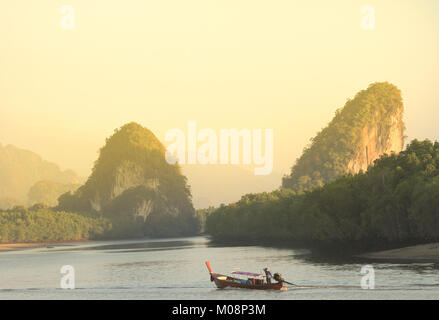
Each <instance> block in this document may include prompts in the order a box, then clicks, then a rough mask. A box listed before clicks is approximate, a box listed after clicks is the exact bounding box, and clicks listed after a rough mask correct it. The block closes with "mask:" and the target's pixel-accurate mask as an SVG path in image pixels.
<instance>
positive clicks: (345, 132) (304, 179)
mask: <svg viewBox="0 0 439 320" xmlns="http://www.w3.org/2000/svg"><path fill="white" fill-rule="evenodd" d="M403 111H404V106H403V103H402V98H401V92H400V91H399V89H398V88H397V87H396V86H394V85H392V84H390V83H388V82H377V83H373V84H371V85H370V86H369V87H368V88H367V89H366V90H362V91H360V92H359V93H357V94H356V96H355V97H354V99H352V100H350V99H349V100H348V101H347V102H346V104H345V106H344V107H343V108H341V109H339V110H337V112H336V115H335V117H334V118H333V119H332V121H331V122H330V123H329V124H328V126H327V127H326V128H324V129H323V130H322V131H320V132H319V133H318V134H317V135H316V136H315V137H314V138H312V139H311V141H312V143H311V144H310V145H309V146H308V147H306V148H305V150H304V152H303V154H302V156H301V157H300V158H299V159H297V161H296V163H295V165H294V166H293V167H292V168H291V173H290V175H288V176H285V177H284V178H283V183H282V186H283V187H284V188H289V189H294V190H300V189H312V188H314V187H318V186H322V185H324V184H326V183H328V182H330V181H332V180H334V179H335V178H337V177H339V176H340V175H343V174H345V173H358V172H359V171H360V170H363V171H366V170H367V168H368V166H369V165H371V164H372V163H373V161H374V160H376V159H378V158H379V157H380V156H381V155H383V154H390V153H392V152H394V153H399V152H400V151H402V149H403V147H404V130H405V126H404V122H403V120H402V116H403Z"/></svg>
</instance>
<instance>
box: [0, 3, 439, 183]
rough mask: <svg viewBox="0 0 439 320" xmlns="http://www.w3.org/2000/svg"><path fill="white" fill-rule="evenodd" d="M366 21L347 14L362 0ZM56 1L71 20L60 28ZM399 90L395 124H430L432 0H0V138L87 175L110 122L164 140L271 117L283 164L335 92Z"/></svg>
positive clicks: (278, 166) (436, 16) (336, 101)
mask: <svg viewBox="0 0 439 320" xmlns="http://www.w3.org/2000/svg"><path fill="white" fill-rule="evenodd" d="M365 4H368V5H371V6H372V7H373V8H374V9H375V29H374V30H363V29H362V28H361V26H360V23H361V19H362V15H361V11H360V8H361V7H362V5H365ZM63 5H72V7H73V8H74V10H75V28H74V29H73V30H64V29H62V28H61V19H62V13H61V8H62V6H63ZM375 81H389V82H392V83H394V84H395V85H397V86H398V87H399V88H400V89H401V90H402V92H403V98H404V102H405V107H406V112H405V121H406V125H407V135H408V136H409V138H410V139H412V138H415V137H417V138H420V139H424V138H430V139H433V140H434V139H437V138H438V137H439V126H438V121H439V120H438V119H439V90H438V89H439V1H437V0H398V1H396V0H379V1H369V0H367V1H366V0H365V1H353V0H335V1H328V0H311V1H293V0H270V1H268V0H264V1H261V0H216V1H214V0H138V1H137V0H136V1H134V0H125V1H122V0H117V1H116V0H56V1H55V0H50V1H49V0H33V1H31V0H22V1H2V2H1V3H0V143H1V144H3V145H5V144H14V145H16V146H18V147H21V148H25V149H30V150H32V151H34V152H37V153H39V154H40V155H41V156H43V157H44V158H45V159H48V160H50V161H54V162H56V163H58V164H60V165H61V167H62V168H72V169H74V170H76V171H77V172H78V173H79V174H80V175H82V176H87V175H88V174H89V172H90V168H91V166H92V164H93V161H94V160H95V159H96V158H97V151H98V149H99V148H100V147H101V146H102V145H103V144H104V143H105V138H106V137H108V136H109V135H111V134H112V132H113V130H114V129H115V128H116V127H120V126H121V125H123V124H124V123H126V122H129V121H136V122H139V123H140V124H142V125H144V126H146V127H148V128H149V129H150V130H152V131H153V132H154V133H155V134H156V135H157V137H158V138H159V139H160V140H162V141H164V137H165V132H166V130H168V129H171V128H182V129H185V128H186V126H187V121H188V120H195V121H197V125H198V126H199V127H200V128H213V129H215V130H217V129H220V128H273V129H274V146H275V158H274V161H275V170H276V171H279V172H282V173H286V172H287V171H288V169H289V167H290V166H291V165H292V164H293V163H294V161H295V159H296V158H297V157H298V156H299V155H300V153H301V151H302V149H303V148H304V146H305V145H306V144H307V143H308V142H309V139H310V138H311V137H312V136H314V135H315V134H316V132H317V131H318V130H320V129H321V128H322V127H324V126H325V125H326V124H327V123H328V122H329V121H330V120H331V118H332V117H333V115H334V113H335V110H336V109H337V108H339V107H342V106H343V105H344V103H345V102H346V99H347V98H352V97H353V96H354V95H355V93H356V92H357V91H359V90H361V89H365V88H366V87H367V86H368V85H369V84H370V83H372V82H375Z"/></svg>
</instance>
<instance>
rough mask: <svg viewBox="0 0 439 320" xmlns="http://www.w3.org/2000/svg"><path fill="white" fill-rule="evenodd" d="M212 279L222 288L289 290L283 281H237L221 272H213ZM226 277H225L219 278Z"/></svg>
mask: <svg viewBox="0 0 439 320" xmlns="http://www.w3.org/2000/svg"><path fill="white" fill-rule="evenodd" d="M211 276H212V281H214V282H215V285H216V286H217V287H218V288H220V289H224V288H241V289H254V290H287V287H286V286H285V285H284V284H283V282H276V283H271V284H268V283H264V284H250V283H242V282H239V281H237V279H235V278H231V277H228V276H225V275H221V274H211ZM219 278H225V279H219Z"/></svg>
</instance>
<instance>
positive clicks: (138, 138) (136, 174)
mask: <svg viewBox="0 0 439 320" xmlns="http://www.w3.org/2000/svg"><path fill="white" fill-rule="evenodd" d="M59 203H60V207H61V208H62V209H69V210H80V211H94V212H97V213H99V214H102V215H104V216H106V217H109V218H117V219H116V220H118V221H120V220H121V219H122V220H123V221H124V224H129V223H130V221H131V222H132V223H133V224H136V225H137V226H139V225H141V226H142V228H143V230H144V231H145V232H146V233H147V234H149V235H163V236H164V235H166V236H172V235H182V234H190V233H191V232H193V231H194V230H195V229H196V227H197V226H196V225H195V222H194V221H193V220H192V219H194V218H193V214H194V208H193V205H192V201H191V193H190V190H189V187H188V185H187V183H186V177H184V176H183V175H182V174H181V172H180V168H179V167H178V165H170V164H168V163H167V162H166V160H165V148H164V146H163V145H162V144H161V143H160V142H159V141H158V139H157V138H156V137H155V136H154V134H153V133H152V132H151V131H149V130H148V129H146V128H144V127H142V126H140V125H138V124H136V123H129V124H127V125H125V126H123V127H121V128H120V129H118V130H116V131H115V133H114V134H113V135H112V136H111V137H110V138H108V139H107V142H106V144H105V146H104V147H103V148H102V149H101V150H100V155H99V158H98V160H97V161H96V163H95V166H94V168H93V172H92V174H91V176H90V177H89V178H88V180H87V182H86V183H85V185H84V186H82V187H81V188H79V189H78V191H77V192H76V193H75V194H73V195H69V194H65V195H63V196H62V197H60V199H59ZM170 224H171V225H173V227H172V228H170V227H169V225H170Z"/></svg>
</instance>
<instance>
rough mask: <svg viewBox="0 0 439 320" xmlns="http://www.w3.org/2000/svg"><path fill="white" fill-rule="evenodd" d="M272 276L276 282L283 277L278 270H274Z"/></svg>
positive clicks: (280, 280)
mask: <svg viewBox="0 0 439 320" xmlns="http://www.w3.org/2000/svg"><path fill="white" fill-rule="evenodd" d="M273 278H274V280H276V281H277V282H282V281H283V280H284V279H282V275H281V274H280V273H278V272H276V273H275V274H274V275H273Z"/></svg>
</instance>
